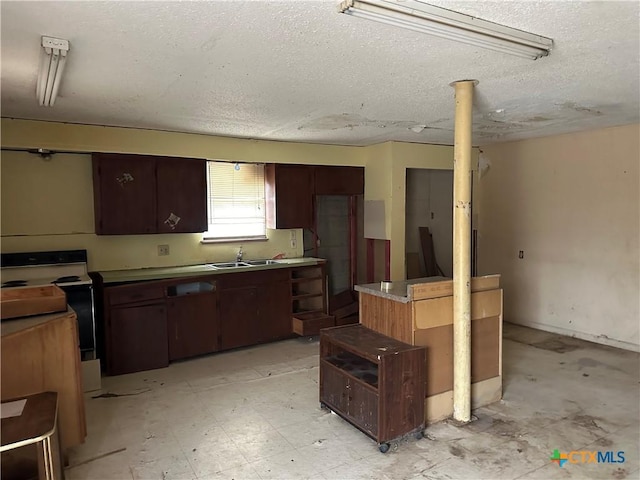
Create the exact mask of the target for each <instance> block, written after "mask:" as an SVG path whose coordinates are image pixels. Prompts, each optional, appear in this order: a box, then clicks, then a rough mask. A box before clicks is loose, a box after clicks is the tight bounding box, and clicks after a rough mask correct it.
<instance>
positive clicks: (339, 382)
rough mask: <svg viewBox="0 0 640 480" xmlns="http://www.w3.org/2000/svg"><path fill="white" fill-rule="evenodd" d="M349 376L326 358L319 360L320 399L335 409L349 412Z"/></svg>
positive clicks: (344, 412)
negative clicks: (330, 363)
mask: <svg viewBox="0 0 640 480" xmlns="http://www.w3.org/2000/svg"><path fill="white" fill-rule="evenodd" d="M349 388H350V386H349V378H348V377H347V376H346V375H345V374H344V373H343V372H341V371H340V370H339V369H337V368H336V367H334V366H331V365H329V364H328V362H327V361H326V360H324V359H323V360H321V361H320V401H321V402H324V403H326V404H327V405H329V406H330V407H331V408H333V409H335V410H336V411H338V412H340V413H342V414H344V415H347V414H348V413H349V395H350V391H349Z"/></svg>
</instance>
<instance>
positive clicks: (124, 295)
mask: <svg viewBox="0 0 640 480" xmlns="http://www.w3.org/2000/svg"><path fill="white" fill-rule="evenodd" d="M107 294H108V296H109V305H122V304H125V303H137V302H146V301H148V300H157V299H163V298H164V287H162V286H161V285H153V286H151V285H150V286H147V287H114V288H110V289H107Z"/></svg>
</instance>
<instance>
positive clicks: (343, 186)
mask: <svg viewBox="0 0 640 480" xmlns="http://www.w3.org/2000/svg"><path fill="white" fill-rule="evenodd" d="M315 194H316V195H362V194H364V168H363V167H326V166H323V167H315Z"/></svg>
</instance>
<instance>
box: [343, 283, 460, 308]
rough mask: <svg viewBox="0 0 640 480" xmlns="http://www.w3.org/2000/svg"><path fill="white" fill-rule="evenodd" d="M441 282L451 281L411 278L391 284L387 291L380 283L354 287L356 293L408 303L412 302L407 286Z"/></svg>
mask: <svg viewBox="0 0 640 480" xmlns="http://www.w3.org/2000/svg"><path fill="white" fill-rule="evenodd" d="M443 280H451V279H450V278H449V277H423V278H412V279H411V280H400V281H397V282H391V286H390V288H388V289H386V288H383V287H382V284H381V283H380V282H378V283H367V284H364V285H356V286H355V289H356V291H358V292H362V293H366V294H369V295H374V296H376V297H382V298H386V299H389V300H393V301H394V302H400V303H409V302H411V301H412V300H413V298H412V297H411V294H410V289H409V288H408V287H409V285H416V284H420V283H431V282H441V281H443Z"/></svg>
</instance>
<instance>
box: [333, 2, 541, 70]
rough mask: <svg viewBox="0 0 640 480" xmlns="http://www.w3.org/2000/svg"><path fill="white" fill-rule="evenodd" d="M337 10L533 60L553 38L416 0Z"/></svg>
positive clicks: (347, 4)
mask: <svg viewBox="0 0 640 480" xmlns="http://www.w3.org/2000/svg"><path fill="white" fill-rule="evenodd" d="M338 9H339V11H340V13H346V14H348V15H353V16H354V17H360V18H366V19H368V20H374V21H377V22H382V23H386V24H388V25H394V26H396V27H402V28H407V29H409V30H414V31H416V32H422V33H427V34H429V35H435V36H436V37H441V38H447V39H449V40H455V41H457V42H462V43H466V44H468V45H473V46H476V47H482V48H487V49H490V50H495V51H497V52H503V53H508V54H510V55H517V56H519V57H524V58H530V59H532V60H536V59H538V58H540V57H545V56H547V55H549V52H550V50H551V47H552V46H553V40H552V39H550V38H546V37H541V36H540V35H535V34H533V33H528V32H523V31H522V30H517V29H515V28H511V27H505V26H504V25H499V24H497V23H493V22H489V21H486V20H481V19H479V18H476V17H472V16H470V15H465V14H462V13H458V12H454V11H452V10H447V9H446V8H440V7H435V6H433V5H428V4H426V3H423V2H419V1H417V0H345V1H343V2H342V3H341V4H340V6H339V7H338Z"/></svg>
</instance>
